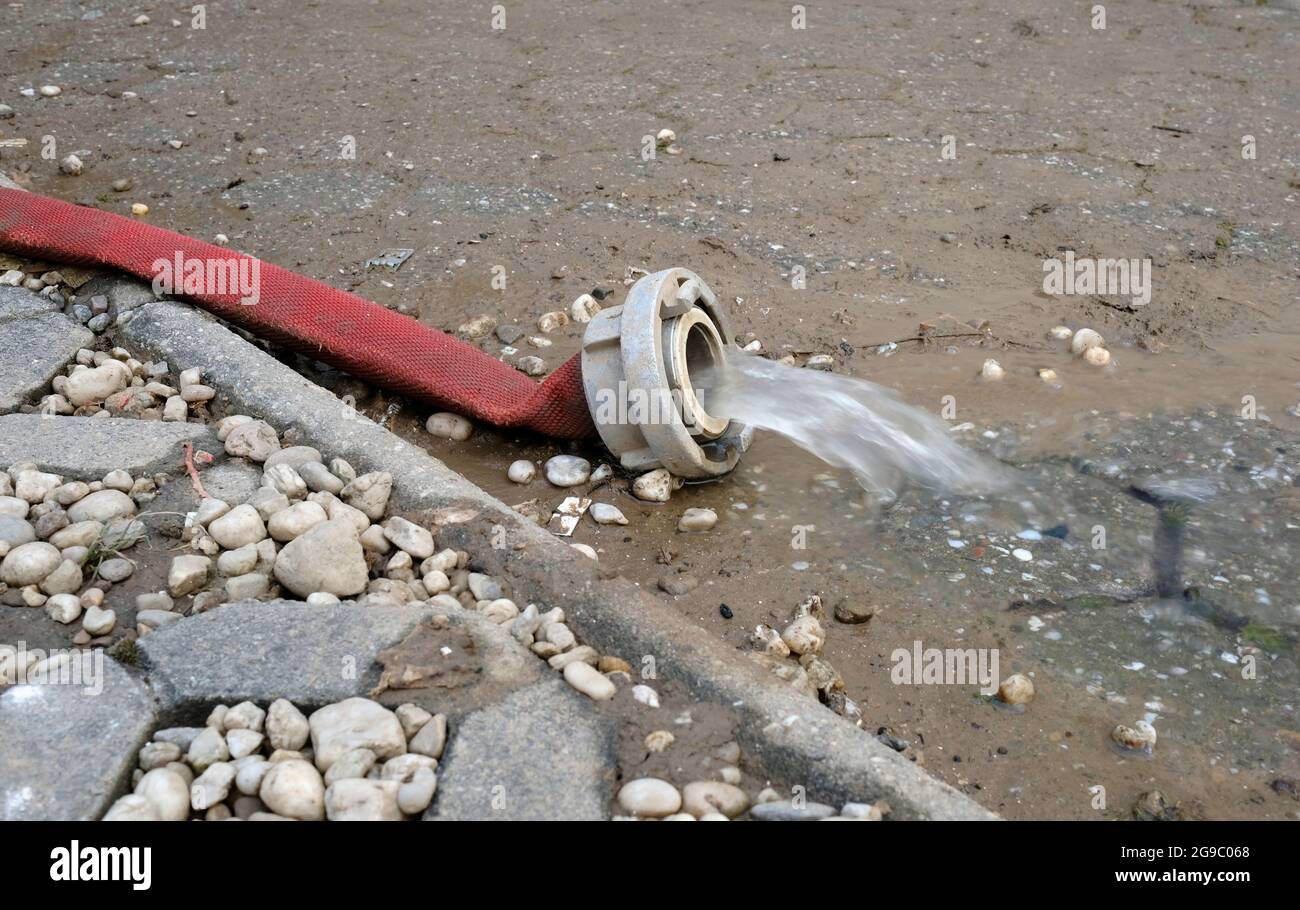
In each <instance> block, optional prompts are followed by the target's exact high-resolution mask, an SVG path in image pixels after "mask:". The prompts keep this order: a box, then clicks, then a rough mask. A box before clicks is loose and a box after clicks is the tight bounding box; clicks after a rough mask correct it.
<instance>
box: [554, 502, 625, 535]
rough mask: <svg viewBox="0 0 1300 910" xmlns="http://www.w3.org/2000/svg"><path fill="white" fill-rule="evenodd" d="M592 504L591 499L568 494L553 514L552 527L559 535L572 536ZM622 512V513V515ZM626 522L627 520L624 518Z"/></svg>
mask: <svg viewBox="0 0 1300 910" xmlns="http://www.w3.org/2000/svg"><path fill="white" fill-rule="evenodd" d="M590 506H591V500H590V499H585V498H580V497H577V496H566V497H565V498H564V501H563V502H561V503H560V504H559V505H558V506H556V508H555V511H554V512H553V513H552V514H551V521H550V528H551V531H552V532H554V533H555V534H556V536H558V537H572V536H573V531H574V529H575V528H577V527H578V522H579V521H581V520H582V516H583V513H585V512H586V511H587V509H588V508H589V507H590ZM621 514H622V513H620V515H621ZM624 523H625V524H626V520H624Z"/></svg>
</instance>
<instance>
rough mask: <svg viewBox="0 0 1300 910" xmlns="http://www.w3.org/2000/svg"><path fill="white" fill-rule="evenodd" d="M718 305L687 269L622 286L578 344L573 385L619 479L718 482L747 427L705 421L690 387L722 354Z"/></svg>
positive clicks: (749, 434) (745, 440)
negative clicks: (578, 377) (628, 475)
mask: <svg viewBox="0 0 1300 910" xmlns="http://www.w3.org/2000/svg"><path fill="white" fill-rule="evenodd" d="M730 337H731V331H730V326H729V325H728V322H727V317H726V315H725V314H724V313H723V312H722V309H721V308H720V307H719V306H718V299H717V297H716V296H715V295H714V293H713V291H712V290H710V289H709V286H708V285H707V284H705V283H704V281H703V280H701V279H700V277H699V276H698V275H696V274H695V273H694V272H692V271H689V270H688V269H664V270H663V271H662V272H655V273H654V274H651V275H646V276H645V277H643V278H641V279H640V280H639V281H637V282H636V284H634V285H632V288H631V290H630V291H629V292H628V295H627V299H626V300H625V301H624V302H623V305H622V306H616V307H610V308H608V309H605V310H601V311H600V312H599V313H598V314H597V315H596V316H595V317H593V318H592V320H591V322H589V323H588V324H587V330H586V332H585V334H584V335H583V336H582V385H583V391H584V392H585V394H586V396H587V406H588V407H589V408H590V409H591V415H592V419H593V420H594V422H595V424H596V429H597V430H598V431H599V433H600V438H601V441H602V442H604V443H605V446H606V448H608V449H609V451H610V452H611V453H612V454H613V455H615V456H616V457H617V458H618V459H619V462H620V463H621V464H622V466H623V467H624V468H626V469H627V470H629V471H648V470H651V469H652V468H659V467H663V468H667V469H668V470H669V471H670V472H671V473H673V474H674V475H676V476H678V477H682V478H685V479H687V480H707V479H709V478H713V477H718V476H721V475H723V474H726V473H727V472H728V471H730V470H731V469H732V468H734V467H735V466H736V462H737V461H739V460H740V456H741V454H742V453H743V452H744V451H745V450H746V449H748V448H749V443H750V440H751V439H752V438H753V434H754V430H753V427H747V426H745V425H744V424H741V423H739V422H737V421H735V420H731V419H729V418H727V417H725V416H721V415H716V414H712V413H710V412H709V411H708V409H707V408H706V407H705V404H704V403H703V402H702V401H701V398H705V399H707V395H706V394H705V392H706V390H705V389H704V388H702V387H701V386H699V385H695V384H692V377H694V378H695V379H696V380H697V381H699V380H700V379H701V378H702V377H703V376H704V375H705V374H707V373H708V372H709V371H710V370H711V369H712V368H714V367H721V366H722V365H723V364H724V363H725V361H726V358H727V352H728V350H729V349H731V348H732V345H731V343H730V342H729V341H728V340H727V339H729V338H730Z"/></svg>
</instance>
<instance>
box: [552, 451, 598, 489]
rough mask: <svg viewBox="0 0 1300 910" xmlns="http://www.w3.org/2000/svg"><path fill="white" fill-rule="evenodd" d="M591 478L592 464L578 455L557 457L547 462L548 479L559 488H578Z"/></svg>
mask: <svg viewBox="0 0 1300 910" xmlns="http://www.w3.org/2000/svg"><path fill="white" fill-rule="evenodd" d="M590 477H591V462H589V461H587V459H585V458H579V457H578V456H576V455H556V456H555V457H554V458H551V459H549V460H548V461H547V462H546V479H547V480H549V481H550V482H551V483H553V484H554V485H555V486H557V487H576V486H578V484H582V483H586V482H587V480H588V479H589V478H590Z"/></svg>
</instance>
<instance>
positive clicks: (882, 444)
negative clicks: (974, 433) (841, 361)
mask: <svg viewBox="0 0 1300 910" xmlns="http://www.w3.org/2000/svg"><path fill="white" fill-rule="evenodd" d="M691 383H692V385H693V386H694V387H695V389H696V393H697V394H698V395H701V400H702V402H703V404H704V407H705V409H706V410H707V411H708V412H709V413H711V414H717V415H725V416H727V417H729V418H731V419H733V420H739V421H740V422H742V423H745V424H749V425H752V426H755V427H761V428H763V429H767V430H772V431H774V432H777V433H780V434H781V435H782V436H785V437H786V438H788V439H789V440H790V441H791V442H793V443H794V444H795V445H797V446H799V447H800V448H802V449H804V450H805V451H807V452H810V453H812V454H813V455H815V456H817V457H818V458H820V459H821V460H822V461H824V462H826V463H827V464H830V465H834V466H836V467H840V468H846V469H848V470H849V471H851V472H852V473H853V474H854V476H855V477H856V478H857V480H858V482H859V483H860V484H861V485H862V486H863V487H864V488H865V489H866V490H867V491H868V492H870V493H871V494H873V495H874V496H876V497H878V498H881V499H885V500H890V501H892V500H894V499H896V498H897V497H898V496H899V495H900V494H901V492H902V490H903V487H904V486H905V484H906V483H908V482H910V483H913V484H916V485H919V486H921V487H924V488H926V489H928V490H931V491H933V492H935V493H938V494H948V493H952V494H959V495H980V494H986V493H993V492H998V491H1003V490H1006V489H1008V488H1009V487H1010V486H1011V485H1012V484H1011V483H1010V478H1009V476H1008V475H1007V472H1006V471H1005V470H1003V469H1002V467H1001V466H1000V465H996V464H994V463H992V462H990V461H987V460H986V459H984V458H982V457H981V456H979V455H978V454H976V453H974V452H970V451H968V450H966V449H964V448H962V447H961V446H959V445H958V444H957V443H955V442H953V440H952V438H951V437H950V435H949V432H948V426H947V424H945V423H944V422H943V421H942V420H940V419H939V418H937V417H935V416H933V415H931V414H927V413H926V412H924V411H921V410H919V409H917V408H914V407H912V406H910V405H907V404H904V403H903V402H902V401H900V400H899V398H898V396H897V395H896V394H895V393H894V392H893V391H892V390H890V389H887V388H885V387H883V386H879V385H876V384H875V383H873V382H867V381H866V380H863V379H855V378H853V377H851V376H842V375H838V374H835V373H829V372H822V371H819V370H805V369H799V368H796V367H790V366H786V365H785V364H780V363H776V362H775V361H772V360H766V359H764V358H762V357H756V356H752V355H748V354H740V353H733V354H732V356H730V357H728V358H727V359H726V360H724V361H722V362H721V363H719V364H717V365H715V366H714V367H712V368H710V369H709V370H708V371H707V372H705V373H703V374H701V375H699V376H695V375H692V377H691Z"/></svg>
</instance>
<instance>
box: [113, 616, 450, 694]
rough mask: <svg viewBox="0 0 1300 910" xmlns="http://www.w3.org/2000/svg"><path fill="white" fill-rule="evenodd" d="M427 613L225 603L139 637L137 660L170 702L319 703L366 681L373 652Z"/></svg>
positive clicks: (362, 687)
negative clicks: (139, 659) (138, 655)
mask: <svg viewBox="0 0 1300 910" xmlns="http://www.w3.org/2000/svg"><path fill="white" fill-rule="evenodd" d="M430 614H431V611H429V610H427V609H425V608H418V607H374V608H371V609H367V610H358V609H357V608H356V607H354V606H349V605H329V606H320V607H308V606H307V605H306V604H303V603H297V602H293V601H283V600H281V601H273V602H270V603H262V602H258V601H249V602H245V603H238V604H227V605H225V606H222V607H218V608H216V609H214V610H209V611H208V612H206V613H201V614H199V615H197V616H191V617H188V618H187V619H186V620H185V621H183V622H178V623H173V624H171V625H169V626H167V627H166V628H163V629H159V630H157V631H155V632H152V633H150V634H149V635H146V636H144V637H143V638H141V639H140V640H139V650H140V654H141V667H142V668H143V669H145V670H146V672H147V673H148V678H149V682H150V685H152V686H153V687H154V689H155V690H156V691H157V692H158V693H159V694H160V696H161V697H162V698H163V699H164V700H165V701H166V702H167V704H168V705H170V706H173V707H175V706H180V705H184V704H186V703H196V704H215V703H218V702H221V703H225V704H234V703H236V702H240V701H244V700H249V701H257V702H268V701H274V700H275V699H277V698H287V699H289V700H290V701H292V702H293V703H294V704H297V705H301V706H309V705H310V706H320V705H325V704H329V703H330V702H335V701H341V700H343V699H345V698H351V697H352V696H354V695H365V694H366V693H367V692H369V691H370V690H371V689H372V688H374V686H375V685H376V684H377V683H378V682H379V675H380V670H379V667H378V665H377V664H376V663H375V657H376V656H377V655H378V654H379V652H380V651H382V650H383V649H384V648H387V647H389V646H390V645H392V644H394V643H396V642H398V641H401V640H402V638H403V637H404V636H405V635H406V634H407V633H408V632H410V631H411V629H412V628H414V627H415V624H416V623H417V622H418V621H419V620H420V618H421V617H422V616H425V615H430Z"/></svg>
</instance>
